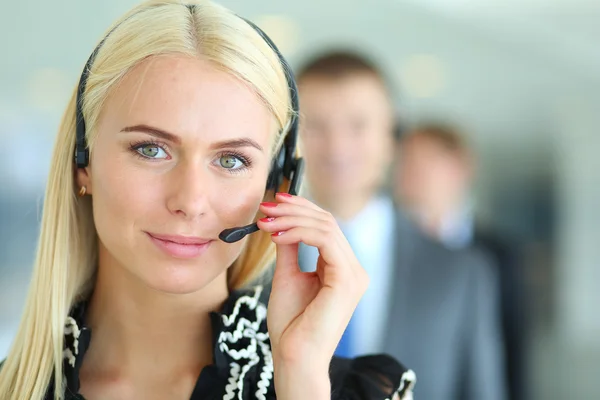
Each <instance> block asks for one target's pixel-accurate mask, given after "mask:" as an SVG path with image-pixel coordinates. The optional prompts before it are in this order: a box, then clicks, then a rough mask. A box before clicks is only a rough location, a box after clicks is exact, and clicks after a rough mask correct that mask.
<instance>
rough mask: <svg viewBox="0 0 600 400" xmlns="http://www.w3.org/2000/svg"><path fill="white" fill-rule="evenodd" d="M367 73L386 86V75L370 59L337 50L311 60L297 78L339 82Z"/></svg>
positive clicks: (298, 72) (300, 69) (299, 69)
mask: <svg viewBox="0 0 600 400" xmlns="http://www.w3.org/2000/svg"><path fill="white" fill-rule="evenodd" d="M365 73H366V74H372V75H374V76H375V77H377V78H378V79H380V80H381V82H382V83H384V85H385V84H386V79H385V78H384V74H383V73H382V72H381V70H380V69H379V67H377V65H376V64H375V62H373V61H372V60H371V59H370V58H369V57H367V56H365V55H363V54H359V53H356V52H353V51H347V50H335V51H328V52H325V53H322V54H320V55H318V56H316V57H313V58H311V59H310V60H309V61H308V62H306V63H305V64H304V65H303V66H301V67H300V68H298V69H297V73H296V77H297V79H298V81H301V80H303V79H305V78H307V77H318V78H325V79H331V80H337V79H341V78H347V77H348V76H351V75H358V74H365ZM386 87H387V85H386ZM388 89H389V88H388Z"/></svg>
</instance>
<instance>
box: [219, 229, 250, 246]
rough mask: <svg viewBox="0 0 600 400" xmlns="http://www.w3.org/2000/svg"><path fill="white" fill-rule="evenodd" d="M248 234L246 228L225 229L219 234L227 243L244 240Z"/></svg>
mask: <svg viewBox="0 0 600 400" xmlns="http://www.w3.org/2000/svg"><path fill="white" fill-rule="evenodd" d="M244 236H246V230H245V229H243V228H242V229H240V228H231V229H225V230H224V231H223V232H221V233H220V234H219V239H221V240H222V241H224V242H225V243H234V242H237V241H238V240H242V239H243V238H244Z"/></svg>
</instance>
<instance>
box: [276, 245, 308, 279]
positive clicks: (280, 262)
mask: <svg viewBox="0 0 600 400" xmlns="http://www.w3.org/2000/svg"><path fill="white" fill-rule="evenodd" d="M276 248H277V258H276V260H277V262H276V264H275V274H276V275H282V274H283V275H290V274H291V275H294V274H297V273H302V271H300V267H299V266H298V243H290V244H278V245H277V246H276Z"/></svg>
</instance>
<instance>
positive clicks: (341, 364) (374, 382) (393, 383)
mask: <svg viewBox="0 0 600 400" xmlns="http://www.w3.org/2000/svg"><path fill="white" fill-rule="evenodd" d="M330 377H331V390H332V393H331V398H332V400H350V399H352V400H384V399H400V400H410V399H412V391H413V387H414V385H415V383H416V376H415V374H414V372H413V371H411V370H410V369H408V368H406V367H405V366H404V365H402V364H401V363H399V362H398V361H396V360H395V359H394V358H392V357H390V356H388V355H385V354H377V355H369V356H362V357H357V358H352V359H347V358H338V357H334V358H333V359H332V361H331V368H330ZM394 396H395V397H394Z"/></svg>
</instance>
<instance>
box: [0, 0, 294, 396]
mask: <svg viewBox="0 0 600 400" xmlns="http://www.w3.org/2000/svg"><path fill="white" fill-rule="evenodd" d="M188 5H193V6H188ZM186 6H187V7H186ZM161 54H181V55H186V56H191V57H202V58H203V59H206V60H209V61H210V62H212V64H213V65H214V66H215V67H216V68H219V69H221V70H223V71H226V72H228V73H230V74H232V75H233V76H235V77H237V78H238V79H240V80H241V81H243V82H245V83H246V84H247V85H248V86H249V87H250V88H251V89H252V90H253V91H254V92H255V93H256V95H257V96H258V97H259V98H260V99H261V100H262V101H263V103H264V104H265V105H266V106H267V107H268V109H269V110H270V111H271V113H272V114H273V116H274V118H275V119H276V121H277V124H278V126H279V134H278V135H277V138H276V140H274V141H273V143H274V144H273V149H272V151H273V153H272V154H273V155H274V154H276V151H277V150H278V149H279V148H280V146H281V143H282V139H283V136H284V135H283V134H282V133H284V132H285V131H286V130H287V128H288V126H289V123H290V120H291V117H292V110H291V104H290V96H289V91H288V85H287V81H286V78H285V74H284V71H283V68H282V66H281V63H280V61H279V58H278V57H277V55H276V54H275V52H274V51H273V49H271V47H270V46H269V45H268V44H267V43H266V42H265V41H264V39H263V38H262V37H261V36H260V35H259V34H258V33H257V32H256V31H255V29H254V28H253V27H251V26H250V25H249V24H248V23H247V22H246V21H244V20H243V19H241V18H239V17H237V16H236V15H234V14H233V13H231V12H230V11H229V10H227V9H225V8H223V7H221V6H219V5H216V4H213V3H211V2H210V1H208V0H206V1H203V0H189V1H186V2H185V3H183V2H180V1H177V0H161V1H158V0H154V1H147V2H145V3H143V4H141V5H139V6H137V7H136V8H134V9H132V10H131V11H130V12H129V13H127V14H126V15H125V16H123V17H122V18H121V19H120V20H119V21H117V22H116V23H115V24H114V25H113V27H111V28H110V29H109V30H108V31H107V36H105V41H104V42H103V43H102V45H101V47H100V49H99V51H98V53H97V55H96V58H95V60H94V63H93V65H92V67H91V70H90V74H89V78H88V81H87V86H86V90H85V93H84V97H83V99H84V102H83V114H84V116H85V121H86V126H87V142H88V143H89V146H90V151H93V147H94V139H95V137H96V135H97V130H96V129H95V128H96V125H97V121H98V117H99V114H100V112H101V109H102V106H103V103H104V101H105V100H106V98H107V96H108V95H109V92H110V91H111V89H112V88H113V87H114V86H115V84H117V83H118V82H119V81H120V80H122V79H123V77H124V76H125V74H127V72H128V71H129V70H131V69H132V68H133V67H134V66H136V65H137V64H138V63H140V62H141V61H143V60H145V59H147V58H148V57H151V56H155V55H161ZM75 104H76V91H75V92H74V93H73V95H72V97H71V99H70V101H69V104H68V106H67V109H66V111H65V114H64V116H63V119H62V122H61V125H60V128H59V131H58V136H57V139H56V142H55V148H54V153H53V158H52V163H51V167H50V173H49V179H48V185H47V188H46V194H45V201H44V209H43V215H42V221H41V232H40V237H39V243H38V249H37V256H36V259H35V264H34V269H33V276H32V281H31V285H30V289H29V293H28V296H27V301H26V305H25V311H24V315H23V318H22V321H21V323H20V326H19V329H18V333H17V336H16V338H15V341H14V343H13V345H12V348H11V349H10V352H9V355H8V357H7V359H6V361H5V363H4V365H3V366H2V369H1V370H0V398H2V399H3V400H22V399H33V400H40V399H42V398H43V397H44V396H45V392H46V389H47V388H48V385H49V384H50V381H51V379H52V378H54V385H55V392H54V398H55V399H56V400H58V399H62V398H63V396H64V394H63V391H64V382H63V345H64V343H63V342H64V339H63V337H64V323H65V319H66V317H67V315H68V313H69V311H70V308H71V307H72V306H73V305H74V304H75V303H76V302H77V301H79V300H80V299H81V298H82V297H84V296H86V295H87V294H88V293H89V290H90V289H91V287H92V286H93V283H94V276H95V270H96V267H97V252H98V250H97V241H98V239H97V234H96V231H95V227H94V221H93V218H92V206H91V201H90V199H89V198H78V197H77V195H76V193H77V191H78V190H77V188H76V185H75V181H74V177H75V172H76V167H75V165H74V162H73V155H74V149H75V122H76V121H75ZM270 197H272V193H266V194H265V198H270ZM274 256H275V250H274V247H273V244H272V241H271V238H270V236H269V234H267V233H264V232H262V231H259V232H257V233H255V234H253V235H252V236H250V237H249V238H248V239H247V242H246V244H245V246H244V249H243V250H242V253H241V255H240V256H239V258H238V259H237V260H236V261H235V263H234V264H233V265H232V266H231V267H230V269H229V271H228V285H229V287H230V289H232V290H234V289H237V288H240V287H242V286H244V285H246V284H248V283H250V282H251V281H253V280H254V279H255V278H257V277H258V276H260V275H261V273H262V272H263V271H264V270H266V268H267V267H268V266H269V265H271V264H272V262H273V260H274Z"/></svg>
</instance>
